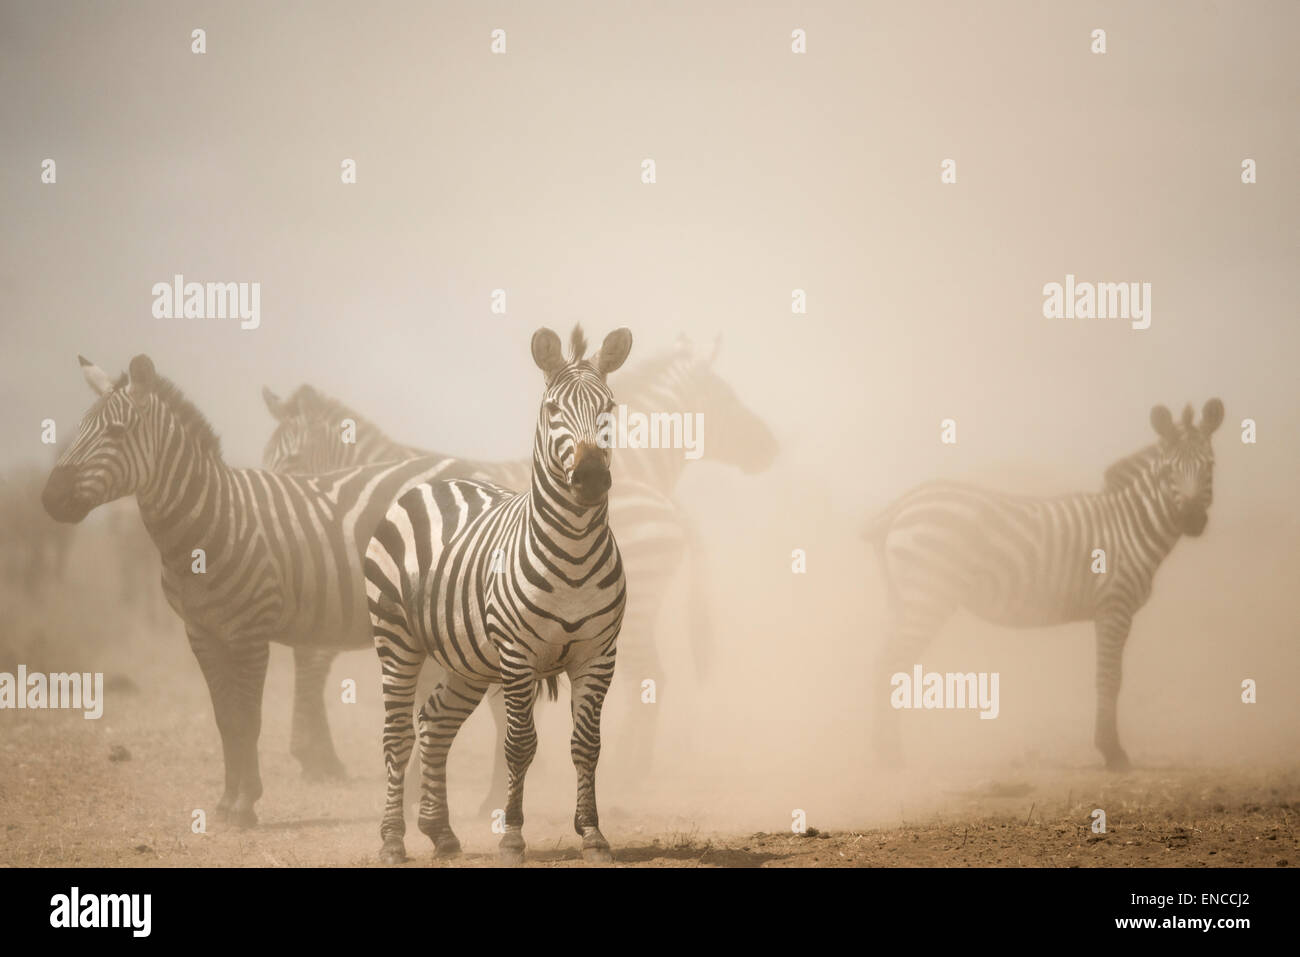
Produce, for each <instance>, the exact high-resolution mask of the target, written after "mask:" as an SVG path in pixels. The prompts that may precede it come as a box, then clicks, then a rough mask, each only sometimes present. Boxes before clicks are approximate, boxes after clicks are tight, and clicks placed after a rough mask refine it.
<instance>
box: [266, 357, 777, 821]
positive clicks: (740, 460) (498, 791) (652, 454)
mask: <svg viewBox="0 0 1300 957" xmlns="http://www.w3.org/2000/svg"><path fill="white" fill-rule="evenodd" d="M718 352H719V342H718V340H714V341H713V342H712V343H709V344H703V345H696V344H694V343H692V342H690V341H689V340H688V339H686V338H685V337H684V336H683V337H680V338H679V339H678V340H677V342H676V343H675V344H674V345H673V347H672V348H671V349H670V350H668V351H666V352H665V353H663V354H661V355H658V356H656V357H654V358H652V359H650V360H648V361H647V362H645V363H643V364H641V365H640V366H639V367H636V368H632V369H628V370H626V371H623V372H621V373H620V381H619V394H620V397H622V399H623V401H624V403H625V404H626V406H627V408H628V410H629V414H632V413H635V412H638V411H641V410H666V409H679V410H680V409H698V410H699V411H700V412H701V413H702V414H703V415H704V418H705V420H706V421H707V422H708V423H709V436H710V441H709V446H708V458H709V460H710V461H714V462H718V463H721V464H724V465H731V466H734V467H735V468H737V469H739V470H740V471H741V472H742V473H744V474H747V475H753V474H757V473H760V472H763V471H765V470H766V469H767V468H769V467H770V465H771V464H772V462H773V460H774V459H775V457H776V454H777V449H778V446H777V442H776V439H775V438H774V437H773V435H772V433H771V431H770V430H769V428H768V427H767V425H766V424H765V423H764V422H763V420H762V419H760V418H759V417H758V416H757V415H755V414H754V413H753V412H752V411H751V410H750V409H749V408H747V407H746V406H745V404H744V403H743V402H742V401H741V400H740V398H739V397H738V396H737V395H736V393H735V391H734V390H733V389H732V388H731V386H730V385H728V384H727V383H726V382H725V381H724V380H723V379H721V378H720V377H719V376H718V374H717V373H716V371H714V364H715V362H716V360H717V356H718ZM262 396H263V399H264V401H265V402H266V406H267V409H268V410H269V411H270V412H271V415H272V416H273V417H274V418H275V420H276V427H275V430H274V432H273V433H272V435H271V437H270V439H269V440H268V441H267V444H266V450H265V453H264V456H263V464H264V465H265V466H266V467H267V468H269V469H273V470H275V471H282V472H289V473H294V474H300V473H307V474H310V473H314V472H324V471H329V470H330V469H336V468H341V467H344V466H350V465H356V464H362V463H378V462H389V461H400V460H402V459H405V458H411V457H414V456H421V455H426V456H440V455H441V453H438V452H432V451H427V450H424V449H420V448H417V447H415V446H411V445H406V444H403V443H401V442H398V441H395V440H393V439H391V438H389V437H388V436H387V435H386V434H385V433H384V432H383V431H382V430H381V429H380V428H378V427H377V426H375V425H374V424H372V423H371V422H370V421H369V420H367V419H366V418H365V417H363V416H362V415H361V414H359V413H358V412H356V411H355V410H353V409H352V408H350V407H349V406H347V405H345V404H344V403H342V402H339V401H338V400H336V399H334V398H332V397H330V396H327V395H325V394H324V393H322V392H320V391H319V390H317V389H315V388H313V387H312V386H310V385H303V386H300V387H299V388H298V389H296V390H295V391H294V392H293V393H292V394H291V395H290V396H289V397H288V398H287V399H281V398H280V397H279V396H277V395H276V394H275V393H274V392H272V391H271V390H270V389H269V388H265V387H264V388H263V389H262ZM346 422H351V423H352V424H353V425H354V426H355V430H354V431H353V432H352V435H351V438H353V439H355V441H344V440H343V437H344V428H343V425H344V423H346ZM690 461H691V460H690V459H688V458H686V457H685V456H684V455H683V454H681V452H680V450H676V451H675V450H664V449H635V450H633V449H628V450H623V451H622V452H621V453H620V454H619V455H618V457H617V458H616V459H615V461H614V464H613V474H614V485H613V488H612V490H611V492H610V497H609V515H610V525H611V526H612V527H613V528H614V529H615V530H616V531H617V533H618V538H619V551H620V552H621V554H622V556H623V566H624V568H625V570H626V572H627V575H628V577H629V578H630V579H631V580H632V581H634V582H635V588H634V589H633V592H632V593H631V594H630V595H629V596H628V602H627V607H626V609H625V610H624V615H623V631H622V641H621V643H620V644H621V648H620V652H619V654H620V657H621V660H622V662H623V665H622V667H621V668H620V669H619V672H620V674H622V675H630V676H632V678H633V679H634V683H633V684H631V685H628V684H622V685H620V683H619V682H617V681H616V682H615V684H614V686H613V688H612V690H611V693H612V694H613V695H615V696H616V697H623V698H625V699H626V700H625V701H624V702H623V706H624V708H625V709H626V710H627V711H628V712H629V716H631V713H632V712H633V710H634V709H639V710H638V711H637V713H636V715H635V718H634V720H629V721H628V722H627V726H628V728H629V729H630V732H631V733H630V734H629V735H628V737H629V740H628V742H627V753H628V755H629V764H630V766H631V768H633V769H634V773H635V774H637V775H638V776H639V777H640V778H642V779H643V778H644V777H645V776H646V775H648V774H649V771H650V768H651V765H652V761H653V756H654V741H655V737H656V723H657V720H658V718H659V714H660V711H661V710H662V709H661V707H659V706H656V707H654V708H645V707H644V706H642V705H641V703H640V696H639V693H640V680H641V679H643V678H646V677H652V678H654V680H655V682H656V696H657V701H662V700H663V694H664V691H665V688H666V687H667V685H666V683H665V680H664V678H665V676H664V674H663V670H662V667H661V665H660V662H659V656H658V646H657V644H656V643H655V641H654V636H655V622H656V619H657V618H658V615H659V612H660V610H661V608H662V607H663V605H664V602H665V599H666V597H667V594H668V592H669V587H670V585H671V584H672V582H673V579H674V577H675V575H676V574H677V573H678V571H679V570H680V568H681V567H682V565H683V563H684V562H685V560H686V559H687V557H688V556H689V557H690V559H691V575H690V578H689V580H688V588H689V598H688V601H689V607H688V612H689V621H690V623H691V626H692V627H693V628H695V629H696V631H697V633H696V635H694V636H693V639H692V640H691V642H690V646H691V649H692V651H693V652H694V653H695V654H696V656H697V662H698V664H699V665H700V668H701V672H702V673H703V672H704V671H706V670H707V666H708V653H709V642H708V637H709V629H708V624H707V621H706V618H707V607H706V602H705V600H704V597H703V596H704V592H705V591H706V589H707V584H706V581H705V575H704V569H703V548H702V547H701V545H700V541H699V536H698V533H697V532H696V530H695V526H694V523H693V522H692V521H691V519H690V517H689V516H688V515H687V513H686V512H685V510H684V509H683V508H682V507H681V506H680V505H679V504H678V503H677V501H676V499H675V498H674V493H675V491H676V487H677V484H678V482H679V480H680V478H681V475H682V471H683V469H684V468H685V467H686V465H687V464H688V463H689V462H690ZM455 468H457V469H458V470H459V472H458V475H457V476H456V477H466V478H473V479H478V480H480V481H485V482H489V483H492V484H494V485H499V486H501V487H503V488H509V489H515V490H521V489H525V488H527V487H528V485H529V482H530V481H531V478H530V476H531V472H532V460H531V459H520V460H514V461H506V462H482V461H472V460H462V461H460V462H458V464H457V465H456V466H455ZM333 655H334V652H333V651H332V650H329V649H317V648H305V647H298V648H295V649H294V662H295V669H296V672H297V675H298V678H297V686H298V687H299V688H300V689H304V694H305V696H306V697H308V698H309V699H310V695H311V694H312V691H311V689H313V688H318V687H320V686H321V685H323V682H324V680H325V674H326V672H328V669H329V665H330V661H331V659H332V658H333ZM316 698H317V699H318V698H319V694H318V693H317V695H316ZM488 701H489V705H490V706H491V708H492V712H493V716H494V719H495V720H496V725H497V729H498V737H501V736H503V735H504V733H505V707H504V699H503V698H502V696H501V695H500V694H489V695H488ZM295 713H296V714H303V715H312V716H318V715H323V712H322V711H321V709H320V706H319V704H318V703H317V702H316V701H315V700H306V701H303V700H297V696H296V702H295ZM317 721H319V718H317ZM307 724H308V722H307V721H305V720H304V721H301V722H300V721H299V720H298V719H297V718H295V721H294V728H295V732H296V731H297V729H298V728H299V727H300V726H303V727H306V726H307ZM312 737H313V740H315V741H317V742H322V743H321V744H319V745H318V748H319V749H321V750H328V753H329V754H331V755H332V753H333V752H332V746H331V745H330V744H329V736H328V730H326V731H325V732H324V734H323V735H322V734H321V733H320V731H319V729H318V728H317V729H316V730H315V731H314V732H312ZM494 757H495V759H496V760H495V761H494V766H493V776H492V784H491V786H490V788H489V791H488V793H487V795H486V797H485V799H484V801H483V803H482V805H481V807H480V808H479V813H480V814H489V813H490V812H491V811H492V810H494V809H495V808H498V807H500V802H501V799H502V798H503V797H504V794H505V780H506V763H505V752H504V750H503V749H502V748H498V749H496V751H495V752H494Z"/></svg>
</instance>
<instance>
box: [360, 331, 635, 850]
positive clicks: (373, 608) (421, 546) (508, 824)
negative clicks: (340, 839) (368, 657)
mask: <svg viewBox="0 0 1300 957" xmlns="http://www.w3.org/2000/svg"><path fill="white" fill-rule="evenodd" d="M631 345H632V336H631V333H629V332H628V331H627V330H626V329H619V330H616V331H615V332H612V333H610V334H609V336H607V337H606V339H605V342H604V344H603V345H602V346H601V349H600V351H599V352H598V353H597V354H596V355H595V356H593V357H591V358H590V359H584V358H583V354H584V352H585V351H586V344H585V341H584V340H583V338H582V333H581V330H580V329H575V330H574V334H573V347H572V353H571V357H570V358H569V359H568V360H567V361H566V360H565V359H564V357H563V355H562V352H561V348H560V342H559V338H558V337H557V336H556V335H555V333H554V332H551V331H550V330H549V329H541V330H538V332H537V333H536V334H535V335H534V336H533V357H534V360H535V361H536V362H537V365H538V367H539V368H541V369H542V371H543V373H544V374H545V377H546V390H545V394H544V396H543V401H542V404H541V409H540V410H539V412H538V416H537V430H536V434H535V438H534V443H533V464H532V474H531V479H530V482H531V484H530V486H529V490H528V491H527V492H511V491H507V490H506V489H503V488H500V487H498V486H495V485H491V484H488V483H485V482H479V481H473V480H468V479H460V480H456V479H453V480H449V481H433V482H429V483H425V484H421V485H418V486H416V487H415V488H413V489H411V490H410V491H409V492H407V493H405V494H404V495H403V496H402V497H401V498H400V499H398V501H397V503H396V504H395V505H394V506H393V507H392V508H391V509H389V512H388V515H387V517H386V519H385V521H383V522H382V523H381V524H380V525H379V527H378V529H377V530H376V532H375V535H374V538H373V539H372V541H371V543H370V546H369V548H368V549H367V550H366V580H367V593H368V595H369V598H370V615H371V621H372V624H373V628H374V638H375V649H376V651H377V652H378V654H379V659H380V663H381V667H382V671H383V687H384V710H385V718H384V763H385V767H386V768H387V771H388V787H387V803H386V806H385V810H384V820H383V824H382V825H381V828H380V834H381V837H382V839H383V849H382V852H381V857H382V860H384V861H385V862H386V863H396V862H399V861H401V860H404V859H405V857H406V852H405V846H404V841H403V838H404V835H405V832H406V821H405V816H404V813H403V787H404V781H405V776H406V765H407V762H408V760H409V758H410V753H411V748H412V744H413V741H414V738H415V733H414V731H413V728H412V711H413V705H414V698H415V689H416V681H417V678H418V676H419V673H420V669H421V667H422V665H423V663H424V660H425V659H426V658H427V657H432V658H433V659H434V660H435V661H436V662H437V663H438V665H440V666H441V667H442V669H443V670H444V672H445V677H444V678H443V680H442V681H441V682H439V684H438V685H437V687H436V688H435V689H434V691H433V693H432V694H431V695H429V698H428V701H427V702H426V703H425V705H424V707H423V708H422V709H421V711H420V724H419V742H420V758H421V771H422V782H421V783H422V787H421V792H422V793H421V800H420V812H419V827H420V830H421V831H423V832H424V833H425V834H427V835H428V836H429V837H430V838H431V839H432V840H433V842H434V845H435V847H436V849H437V853H438V855H439V856H447V855H452V854H456V853H458V852H459V850H460V842H459V841H458V840H457V838H456V835H455V834H454V833H453V832H452V829H451V824H450V816H449V812H448V807H447V769H446V761H447V752H448V750H449V749H450V747H451V743H452V741H453V739H454V738H455V736H456V733H457V731H458V730H459V728H460V726H461V724H462V723H463V722H464V721H465V719H466V718H467V717H468V716H469V714H470V712H472V711H473V710H474V708H475V707H476V706H477V704H478V702H479V701H480V700H481V699H482V698H483V695H484V693H485V692H486V691H487V689H488V686H489V685H493V684H500V685H502V686H503V688H504V690H505V705H506V717H507V722H506V734H505V756H506V763H507V767H508V784H507V797H506V805H505V834H504V836H503V838H502V840H501V855H502V858H503V859H504V860H506V861H507V862H519V861H522V859H523V853H524V840H523V835H522V827H523V821H524V817H523V786H524V775H525V773H526V771H527V770H528V766H529V764H530V763H531V762H532V759H533V755H534V754H535V752H536V749H537V735H536V731H535V729H534V724H533V705H534V702H535V700H536V695H537V687H538V682H539V680H541V679H544V678H550V677H553V676H556V675H559V674H566V675H567V676H568V678H569V682H570V687H571V689H572V714H573V736H572V741H571V753H572V757H573V763H574V766H575V767H576V769H577V772H578V797H577V809H576V813H575V816H574V827H575V829H576V830H577V832H578V834H579V835H581V837H582V841H583V853H584V856H586V857H587V858H589V859H595V860H608V859H609V844H608V843H607V842H606V840H605V838H604V836H603V835H602V834H601V832H600V827H599V820H598V815H597V810H596V790H595V787H596V781H595V773H596V762H597V759H598V758H599V755H600V714H601V708H602V705H603V703H604V699H605V694H606V692H607V691H608V689H609V684H610V681H611V680H612V679H613V676H614V657H615V652H616V649H617V640H618V634H619V628H620V626H621V624H622V620H623V607H624V602H625V599H626V588H625V583H624V576H623V563H622V561H621V559H620V557H619V551H618V546H617V545H616V544H615V541H614V535H613V532H612V531H611V530H610V527H609V522H608V496H607V493H608V490H609V487H610V483H611V476H610V472H609V464H610V459H611V454H612V453H611V450H609V449H608V448H602V447H601V445H600V444H599V443H598V441H597V417H598V416H599V415H600V414H601V413H603V412H606V411H608V410H609V409H610V408H612V406H613V396H612V394H611V393H610V390H609V388H608V386H607V385H606V384H605V377H606V376H607V375H608V374H609V373H610V372H612V371H614V370H615V369H617V368H619V366H621V365H622V364H623V361H624V360H625V359H626V357H627V353H628V351H629V350H630V348H631Z"/></svg>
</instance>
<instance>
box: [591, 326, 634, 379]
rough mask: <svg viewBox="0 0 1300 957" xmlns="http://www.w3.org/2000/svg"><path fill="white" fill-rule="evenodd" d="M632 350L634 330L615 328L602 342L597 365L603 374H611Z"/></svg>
mask: <svg viewBox="0 0 1300 957" xmlns="http://www.w3.org/2000/svg"><path fill="white" fill-rule="evenodd" d="M631 351H632V332H631V330H629V329H615V330H614V331H613V332H611V333H610V334H609V335H607V336H606V337H605V341H604V342H602V343H601V344H600V352H598V353H596V361H595V366H596V368H597V370H599V372H600V374H601V375H602V376H606V375H609V374H610V373H611V372H613V371H614V370H615V369H617V368H618V367H619V366H621V365H622V364H623V363H624V362H626V361H627V354H628V353H629V352H631Z"/></svg>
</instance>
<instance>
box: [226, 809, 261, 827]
mask: <svg viewBox="0 0 1300 957" xmlns="http://www.w3.org/2000/svg"><path fill="white" fill-rule="evenodd" d="M230 823H231V824H233V825H235V827H238V828H250V827H257V812H256V811H254V810H253V809H252V808H251V807H235V808H231V810H230Z"/></svg>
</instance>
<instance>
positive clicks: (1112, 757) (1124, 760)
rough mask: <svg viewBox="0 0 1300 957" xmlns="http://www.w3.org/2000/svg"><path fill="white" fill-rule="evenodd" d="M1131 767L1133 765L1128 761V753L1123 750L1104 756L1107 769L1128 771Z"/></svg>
mask: <svg viewBox="0 0 1300 957" xmlns="http://www.w3.org/2000/svg"><path fill="white" fill-rule="evenodd" d="M1132 768H1133V765H1132V764H1130V763H1129V759H1128V755H1127V754H1125V753H1124V752H1123V751H1119V752H1117V753H1115V754H1108V755H1107V756H1106V770H1107V771H1129V770H1132Z"/></svg>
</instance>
